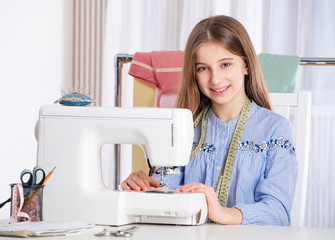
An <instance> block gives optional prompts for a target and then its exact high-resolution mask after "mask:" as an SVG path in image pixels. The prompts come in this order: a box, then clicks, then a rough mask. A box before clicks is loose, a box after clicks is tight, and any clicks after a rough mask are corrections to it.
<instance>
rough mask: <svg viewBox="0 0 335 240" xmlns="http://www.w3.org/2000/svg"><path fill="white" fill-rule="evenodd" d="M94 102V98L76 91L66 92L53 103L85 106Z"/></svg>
mask: <svg viewBox="0 0 335 240" xmlns="http://www.w3.org/2000/svg"><path fill="white" fill-rule="evenodd" d="M92 102H94V100H93V99H92V98H90V97H88V96H86V95H84V94H80V93H78V92H77V91H73V92H72V93H68V94H66V95H64V96H63V97H61V98H60V99H58V100H56V101H55V103H60V104H63V105H66V106H86V105H89V104H91V103H92Z"/></svg>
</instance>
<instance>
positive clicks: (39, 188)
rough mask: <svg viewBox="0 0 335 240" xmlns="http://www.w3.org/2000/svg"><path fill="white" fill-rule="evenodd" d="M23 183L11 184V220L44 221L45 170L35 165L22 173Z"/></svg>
mask: <svg viewBox="0 0 335 240" xmlns="http://www.w3.org/2000/svg"><path fill="white" fill-rule="evenodd" d="M20 179H21V183H18V184H10V186H11V222H23V221H32V222H38V221H42V200H43V188H44V181H45V171H44V170H43V169H42V168H41V167H39V166H36V167H34V169H33V171H31V170H29V169H25V170H23V171H22V172H21V175H20Z"/></svg>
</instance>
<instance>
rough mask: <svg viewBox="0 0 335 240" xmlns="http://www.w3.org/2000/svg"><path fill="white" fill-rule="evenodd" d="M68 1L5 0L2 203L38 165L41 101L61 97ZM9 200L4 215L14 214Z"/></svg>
mask: <svg viewBox="0 0 335 240" xmlns="http://www.w3.org/2000/svg"><path fill="white" fill-rule="evenodd" d="M63 5H64V2H63V0H48V1H45V0H29V1H27V0H0V134H1V137H0V202H3V201H5V200H7V198H9V197H10V187H9V184H10V183H15V182H18V181H19V175H20V173H21V171H22V170H23V169H25V168H29V169H32V168H33V167H34V166H35V164H36V150H37V144H36V140H35V137H34V128H35V123H36V121H37V119H38V113H39V108H40V106H41V105H46V104H53V102H54V100H56V99H58V98H59V97H60V96H61V87H62V82H63V76H64V72H63V45H64V44H63V38H64V34H63V29H64V26H63V16H64V9H63ZM50 170H51V169H50ZM46 171H48V169H46ZM9 205H10V204H7V205H6V206H5V207H3V208H2V209H0V219H4V218H9Z"/></svg>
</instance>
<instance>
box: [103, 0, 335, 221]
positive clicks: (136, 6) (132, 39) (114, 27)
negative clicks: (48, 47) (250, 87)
mask: <svg viewBox="0 0 335 240" xmlns="http://www.w3.org/2000/svg"><path fill="white" fill-rule="evenodd" d="M334 12H335V1H332V0H281V1H277V0H160V1H155V0H122V1H118V0H109V1H108V7H107V22H106V39H105V56H104V77H103V96H102V99H103V100H102V101H103V105H104V106H113V105H114V57H115V55H116V54H117V53H128V54H134V53H135V52H137V51H153V50H155V51H161V50H183V49H184V46H185V43H186V40H187V37H188V34H189V32H190V31H191V29H192V28H193V27H194V25H195V24H196V23H197V22H198V21H199V20H200V19H203V18H205V17H208V16H210V15H217V14H225V15H229V16H232V17H235V18H236V19H238V20H239V21H240V22H241V23H242V24H243V25H244V26H245V27H246V29H247V30H248V32H249V35H250V37H251V40H252V42H253V44H254V46H255V49H256V52H257V53H260V52H268V53H274V54H288V55H299V56H300V57H329V58H331V57H333V58H334V57H335V44H334V43H335V14H334ZM127 72H128V69H127V66H125V67H124V69H123V77H124V79H125V81H123V83H125V82H127V84H128V85H126V86H125V87H124V89H126V90H125V91H124V93H123V94H122V96H123V97H124V98H123V100H122V101H123V103H124V106H130V105H131V100H129V99H131V95H132V91H131V89H132V80H131V78H129V79H128V80H126V79H127V74H126V73H127ZM332 76H335V67H329V66H322V67H317V66H302V67H301V68H300V74H299V82H298V90H308V91H311V92H312V94H313V95H312V98H313V109H312V132H311V144H310V146H311V149H310V165H309V177H308V192H307V195H308V196H307V207H306V219H305V225H306V226H309V227H335V204H334V200H335V181H334V180H335V175H334V174H331V173H333V172H335V162H334V160H333V159H335V150H334V148H333V144H334V142H335V141H334V140H335V103H334V101H332V98H331V96H334V95H335V81H334V79H333V78H332Z"/></svg>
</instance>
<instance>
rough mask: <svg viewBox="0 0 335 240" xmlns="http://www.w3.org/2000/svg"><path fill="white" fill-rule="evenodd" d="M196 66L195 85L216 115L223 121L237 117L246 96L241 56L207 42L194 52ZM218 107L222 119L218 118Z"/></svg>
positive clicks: (244, 71)
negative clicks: (209, 102)
mask: <svg viewBox="0 0 335 240" xmlns="http://www.w3.org/2000/svg"><path fill="white" fill-rule="evenodd" d="M195 69H196V79H197V82H198V86H199V88H200V90H201V92H202V93H203V94H204V95H205V96H207V97H208V98H209V99H210V100H211V102H212V108H213V111H214V113H215V114H216V116H217V117H219V118H220V119H221V120H224V121H228V120H231V119H232V118H234V117H236V116H238V115H239V114H240V111H241V109H242V106H243V103H244V100H245V96H246V94H245V89H244V77H245V75H247V74H248V68H247V67H246V64H245V62H244V60H243V58H242V57H240V56H237V55H235V54H233V53H231V52H230V51H228V50H227V49H226V48H225V47H223V46H222V45H220V44H219V43H214V42H207V43H204V44H202V45H201V46H200V47H199V49H198V50H197V52H196V63H195ZM220 109H222V110H224V113H225V117H224V118H225V119H222V118H221V117H220V115H222V114H220V113H222V111H221V110H220ZM236 110H238V111H236ZM236 114H237V115H236ZM230 115H231V116H230ZM235 115H236V116H235Z"/></svg>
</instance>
